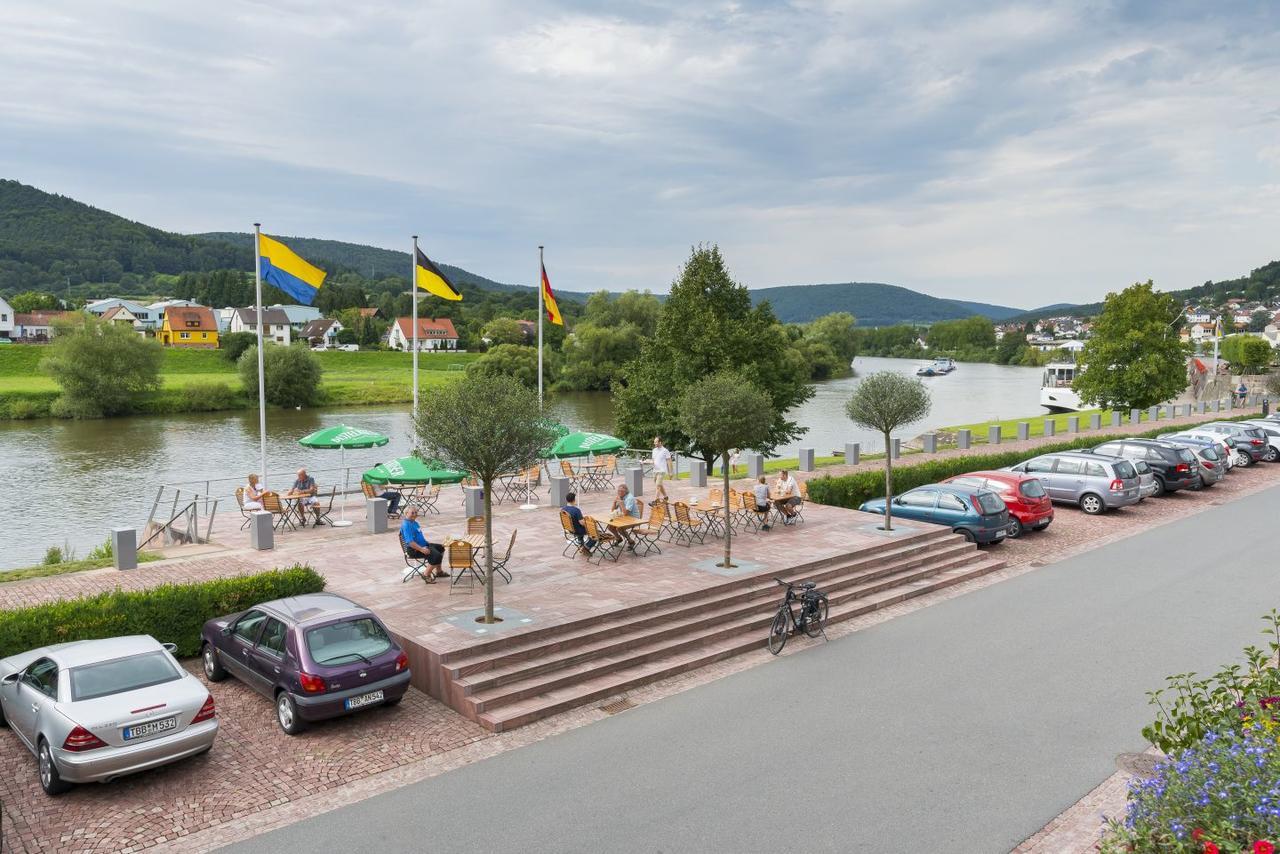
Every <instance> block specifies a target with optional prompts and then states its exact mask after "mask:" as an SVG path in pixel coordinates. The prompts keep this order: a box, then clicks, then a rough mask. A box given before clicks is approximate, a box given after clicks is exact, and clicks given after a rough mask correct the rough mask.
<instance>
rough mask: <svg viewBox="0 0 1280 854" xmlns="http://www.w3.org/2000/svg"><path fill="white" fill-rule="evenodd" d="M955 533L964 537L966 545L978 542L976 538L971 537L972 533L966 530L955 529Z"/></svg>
mask: <svg viewBox="0 0 1280 854" xmlns="http://www.w3.org/2000/svg"><path fill="white" fill-rule="evenodd" d="M956 533H957V534H959V535H960V536H962V537H964V541H965V542H966V543H976V542H977V541H978V538H977V537H975V536H974V535H973V531H970V530H969V529H968V528H957V529H956Z"/></svg>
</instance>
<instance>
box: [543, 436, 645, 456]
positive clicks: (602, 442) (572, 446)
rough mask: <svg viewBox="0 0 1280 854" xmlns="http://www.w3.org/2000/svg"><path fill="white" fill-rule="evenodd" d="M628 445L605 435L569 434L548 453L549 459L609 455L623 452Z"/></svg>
mask: <svg viewBox="0 0 1280 854" xmlns="http://www.w3.org/2000/svg"><path fill="white" fill-rule="evenodd" d="M626 446H627V443H626V442H624V441H622V440H621V439H619V438H617V437H616V436H609V435H606V434H604V433H568V434H566V435H564V436H561V437H560V438H559V439H557V440H556V443H555V444H554V445H552V446H551V450H549V451H547V456H549V457H585V456H586V455H587V454H607V453H609V452H611V451H621V450H622V449H623V448H625V447H626Z"/></svg>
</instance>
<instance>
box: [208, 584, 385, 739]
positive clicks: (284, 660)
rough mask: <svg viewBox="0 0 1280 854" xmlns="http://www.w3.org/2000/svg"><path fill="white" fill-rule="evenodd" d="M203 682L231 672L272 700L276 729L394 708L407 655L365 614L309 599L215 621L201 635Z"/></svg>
mask: <svg viewBox="0 0 1280 854" xmlns="http://www.w3.org/2000/svg"><path fill="white" fill-rule="evenodd" d="M202 638H203V641H204V643H203V646H202V648H201V656H202V658H203V659H204V675H205V676H207V677H208V678H209V681H210V682H219V681H221V680H223V679H225V678H227V674H228V673H231V674H234V675H235V676H236V678H238V679H239V680H240V681H242V682H244V683H246V684H248V685H251V686H252V687H253V688H254V689H256V690H257V691H258V692H260V693H262V694H265V695H266V696H268V697H271V698H273V699H274V700H275V703H276V719H277V720H279V722H280V728H281V729H283V730H284V731H285V732H287V733H289V735H296V734H298V733H300V732H302V731H303V730H304V729H306V727H307V723H308V722H309V721H320V720H324V719H326V718H336V717H338V716H339V715H345V714H349V713H350V712H354V711H357V710H359V709H363V708H367V707H369V706H394V705H395V704H396V703H398V702H400V698H402V697H403V696H404V692H405V691H407V690H408V689H409V656H407V655H406V654H405V652H404V650H402V649H401V648H400V646H399V644H397V643H396V642H395V640H393V639H392V637H391V634H390V633H389V632H388V631H387V627H386V626H384V625H382V622H381V621H380V620H379V619H378V618H377V617H375V616H374V615H373V613H372V612H371V611H369V610H367V609H365V608H362V607H360V606H359V605H357V604H356V603H354V602H352V601H350V600H349V599H344V598H343V597H341V596H336V595H334V594H332V593H309V594H306V595H304V596H291V597H289V598H287V599H276V600H275V601H274V602H264V603H263V604H261V605H255V606H254V607H252V608H250V609H249V610H247V611H242V612H240V613H238V614H230V615H228V616H226V617H218V618H217V619H214V620H210V621H209V622H207V623H205V624H204V631H203V632H202Z"/></svg>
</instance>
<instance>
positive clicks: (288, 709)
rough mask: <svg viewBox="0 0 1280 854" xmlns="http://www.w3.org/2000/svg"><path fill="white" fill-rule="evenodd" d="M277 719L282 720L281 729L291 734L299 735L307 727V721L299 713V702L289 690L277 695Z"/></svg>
mask: <svg viewBox="0 0 1280 854" xmlns="http://www.w3.org/2000/svg"><path fill="white" fill-rule="evenodd" d="M276 720H277V721H279V722H280V729H282V730H284V731H285V732H286V733H288V734H289V735H297V734H298V733H300V732H302V731H303V730H305V729H306V728H307V722H306V721H304V720H303V719H302V716H301V715H299V714H298V704H297V703H295V702H294V701H293V695H292V694H290V693H289V692H288V691H281V692H280V693H279V694H277V695H276Z"/></svg>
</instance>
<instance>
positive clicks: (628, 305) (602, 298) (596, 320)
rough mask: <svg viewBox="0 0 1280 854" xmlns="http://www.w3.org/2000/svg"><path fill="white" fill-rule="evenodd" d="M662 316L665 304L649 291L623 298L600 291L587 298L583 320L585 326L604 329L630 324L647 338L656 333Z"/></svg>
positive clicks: (628, 292) (628, 294) (622, 295)
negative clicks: (590, 324) (591, 325)
mask: <svg viewBox="0 0 1280 854" xmlns="http://www.w3.org/2000/svg"><path fill="white" fill-rule="evenodd" d="M661 315H662V303H661V302H659V301H658V298H657V297H655V296H654V295H653V294H651V293H649V292H648V291H645V292H644V293H641V292H639V291H626V292H625V293H621V294H611V293H609V292H608V291H598V292H596V293H594V294H592V295H591V296H590V297H588V298H587V305H586V308H585V309H584V311H583V314H582V320H583V322H584V323H592V324H595V325H596V326H605V327H617V326H624V325H626V324H630V325H631V326H634V327H635V328H636V329H638V330H639V331H640V334H641V335H642V336H645V337H648V336H650V335H652V334H653V333H654V332H655V331H657V328H658V319H659V318H660V317H661ZM575 329H576V327H575Z"/></svg>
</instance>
